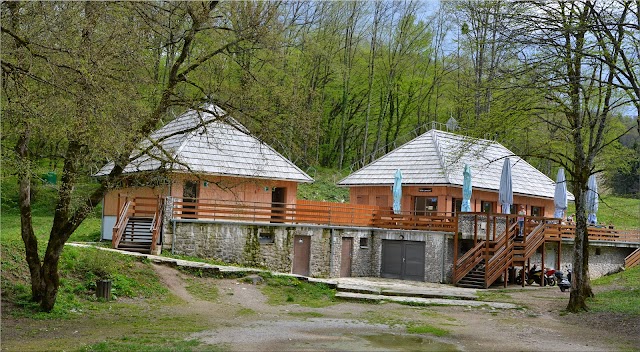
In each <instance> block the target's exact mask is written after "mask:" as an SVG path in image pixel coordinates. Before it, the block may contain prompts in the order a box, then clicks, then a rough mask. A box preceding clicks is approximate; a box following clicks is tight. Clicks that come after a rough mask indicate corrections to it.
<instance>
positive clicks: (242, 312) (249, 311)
mask: <svg viewBox="0 0 640 352" xmlns="http://www.w3.org/2000/svg"><path fill="white" fill-rule="evenodd" d="M256 314H257V313H256V311H255V310H253V309H251V308H240V309H238V311H237V312H236V315H240V316H242V315H244V316H247V315H256Z"/></svg>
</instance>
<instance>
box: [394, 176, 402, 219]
mask: <svg viewBox="0 0 640 352" xmlns="http://www.w3.org/2000/svg"><path fill="white" fill-rule="evenodd" d="M401 199H402V171H400V169H398V170H396V177H395V179H394V181H393V213H394V214H400V200H401Z"/></svg>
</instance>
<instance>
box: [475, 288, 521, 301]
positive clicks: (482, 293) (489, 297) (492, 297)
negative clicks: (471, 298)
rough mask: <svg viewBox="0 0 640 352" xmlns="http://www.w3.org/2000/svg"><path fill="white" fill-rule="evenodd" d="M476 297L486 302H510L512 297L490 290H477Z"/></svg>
mask: <svg viewBox="0 0 640 352" xmlns="http://www.w3.org/2000/svg"><path fill="white" fill-rule="evenodd" d="M477 295H478V299H479V300H481V301H486V302H512V301H513V299H512V298H511V295H509V294H507V293H505V292H500V291H491V290H478V292H477Z"/></svg>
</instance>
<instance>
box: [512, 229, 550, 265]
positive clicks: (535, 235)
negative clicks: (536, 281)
mask: <svg viewBox="0 0 640 352" xmlns="http://www.w3.org/2000/svg"><path fill="white" fill-rule="evenodd" d="M546 227H547V225H546V224H545V223H544V222H541V223H539V224H538V225H537V226H536V227H535V228H534V229H533V230H532V231H531V232H529V233H528V234H527V235H526V236H524V238H523V239H522V246H523V249H522V250H521V251H520V253H519V254H520V256H521V257H520V258H519V260H521V261H526V260H527V259H529V258H531V256H532V255H533V254H535V252H536V250H537V249H538V248H540V246H541V245H542V244H543V243H544V239H545V229H546Z"/></svg>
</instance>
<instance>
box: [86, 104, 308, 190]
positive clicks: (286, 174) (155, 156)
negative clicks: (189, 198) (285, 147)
mask: <svg viewBox="0 0 640 352" xmlns="http://www.w3.org/2000/svg"><path fill="white" fill-rule="evenodd" d="M206 110H209V111H211V112H208V111H207V112H198V111H195V110H190V111H187V112H186V113H184V114H182V115H180V116H179V117H178V118H176V119H175V120H173V121H171V122H169V123H168V124H166V125H165V126H164V127H162V128H160V129H159V130H157V131H155V132H154V133H153V134H151V136H150V137H149V139H148V140H145V141H144V142H143V143H141V144H140V146H139V150H138V151H136V152H134V153H133V155H132V159H133V160H132V161H131V162H130V163H129V164H128V165H127V166H126V167H125V170H124V172H125V173H131V172H139V171H153V170H158V169H166V170H173V171H191V172H194V173H199V174H209V175H223V176H239V177H256V178H266V179H275V180H288V181H296V182H313V179H312V178H311V177H309V175H307V174H306V173H305V172H304V171H302V170H300V168H298V167H297V166H296V165H294V164H293V163H292V162H291V161H290V160H288V159H286V158H285V157H283V156H282V155H280V154H279V153H278V152H276V151H275V150H274V149H273V148H271V147H270V146H268V145H267V144H265V143H263V142H261V141H259V140H258V139H256V138H254V137H252V136H251V135H250V134H249V131H248V130H247V129H246V128H245V127H244V126H242V125H241V124H240V123H238V122H237V121H236V120H234V119H233V118H231V117H229V116H227V114H226V113H225V112H224V111H223V110H222V109H221V108H219V107H217V106H215V105H210V106H207V107H206ZM151 141H155V143H156V145H155V146H154V145H153V144H152V142H151ZM145 149H149V150H148V152H146V153H143V154H141V155H140V151H144V150H145ZM112 168H113V163H109V164H107V165H105V166H104V167H103V168H102V170H100V172H98V174H97V176H101V175H106V174H107V173H108V172H109V171H110V170H111V169H112Z"/></svg>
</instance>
